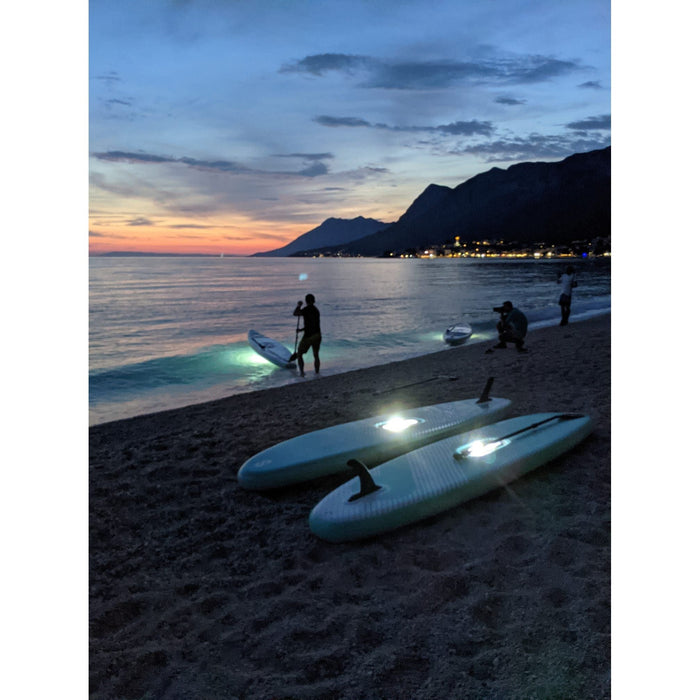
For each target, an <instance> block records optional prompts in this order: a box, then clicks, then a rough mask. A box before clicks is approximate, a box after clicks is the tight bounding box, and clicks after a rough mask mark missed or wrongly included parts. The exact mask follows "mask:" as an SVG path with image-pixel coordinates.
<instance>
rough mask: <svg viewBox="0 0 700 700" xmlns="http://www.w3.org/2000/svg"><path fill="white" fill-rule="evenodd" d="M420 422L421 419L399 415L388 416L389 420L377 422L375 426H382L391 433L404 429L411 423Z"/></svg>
mask: <svg viewBox="0 0 700 700" xmlns="http://www.w3.org/2000/svg"><path fill="white" fill-rule="evenodd" d="M422 422H423V421H422V420H420V419H418V418H401V416H394V417H393V418H389V420H386V421H383V422H381V423H377V425H376V426H375V427H376V428H383V429H384V430H388V431H389V432H391V433H400V432H402V431H404V430H406V428H410V427H411V426H412V425H416V423H422Z"/></svg>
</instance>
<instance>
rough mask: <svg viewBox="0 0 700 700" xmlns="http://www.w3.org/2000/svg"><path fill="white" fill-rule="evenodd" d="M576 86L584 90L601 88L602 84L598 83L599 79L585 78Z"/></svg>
mask: <svg viewBox="0 0 700 700" xmlns="http://www.w3.org/2000/svg"><path fill="white" fill-rule="evenodd" d="M578 87H580V88H583V89H584V90H586V89H588V90H602V89H603V86H602V85H601V84H600V80H587V81H586V82H585V83H581V84H580V85H579V86H578Z"/></svg>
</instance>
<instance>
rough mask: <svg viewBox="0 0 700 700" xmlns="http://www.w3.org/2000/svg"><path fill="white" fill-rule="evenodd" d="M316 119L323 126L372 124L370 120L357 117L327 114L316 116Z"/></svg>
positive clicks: (367, 125)
mask: <svg viewBox="0 0 700 700" xmlns="http://www.w3.org/2000/svg"><path fill="white" fill-rule="evenodd" d="M314 121H315V122H318V123H319V124H321V125H322V126H364V127H371V126H372V125H371V124H370V123H369V122H368V121H366V120H364V119H358V118H357V117H329V116H328V115H325V114H324V115H321V116H320V117H314Z"/></svg>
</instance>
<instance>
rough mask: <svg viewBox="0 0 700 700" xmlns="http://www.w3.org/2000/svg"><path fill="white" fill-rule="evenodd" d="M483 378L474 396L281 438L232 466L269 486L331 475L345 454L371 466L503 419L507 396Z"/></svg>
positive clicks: (243, 477) (248, 481) (251, 482)
mask: <svg viewBox="0 0 700 700" xmlns="http://www.w3.org/2000/svg"><path fill="white" fill-rule="evenodd" d="M492 383H493V379H489V381H488V382H487V384H486V386H485V388H484V391H483V392H482V394H481V396H480V397H479V398H477V399H465V400H462V401H450V402H448V403H441V404H435V405H432V406H423V407H421V408H411V409H407V410H405V411H401V412H397V413H393V414H385V415H379V416H373V417H371V418H365V419H363V420H359V421H353V422H352V423H343V424H342V425H334V426H332V427H330V428H324V429H323V430H316V431H314V432H311V433H306V434H305V435H299V436H298V437H295V438H292V439H290V440H285V441H284V442H280V443H278V444H277V445H274V446H272V447H269V448H268V449H266V450H263V451H262V452H259V453H258V454H256V455H254V456H253V457H251V458H250V459H249V460H248V461H246V462H245V463H244V464H243V466H242V467H241V468H240V469H239V471H238V483H239V484H240V485H241V486H242V487H243V488H246V489H256V490H262V489H271V488H278V487H280V486H287V485H289V484H294V483H297V482H301V481H308V480H310V479H315V478H317V477H320V476H325V475H328V474H335V473H337V472H342V471H345V470H346V469H347V466H346V465H347V461H348V459H350V458H351V457H355V458H359V459H362V460H363V461H364V462H365V463H366V464H367V465H369V466H374V465H376V464H379V463H380V462H383V461H385V460H387V459H390V458H392V457H395V456H396V455H399V454H402V453H403V452H407V451H408V450H412V449H415V448H416V447H420V446H422V445H426V444H428V443H430V442H434V441H435V440H440V439H442V438H444V437H447V436H448V435H454V434H455V433H459V432H463V431H465V430H470V429H471V428H475V427H477V426H479V425H485V424H486V423H492V422H494V421H497V420H500V419H501V418H503V417H504V416H505V415H506V413H507V412H508V411H509V410H510V404H511V402H510V401H509V400H507V399H498V398H490V397H489V395H488V393H489V391H490V390H491V385H492Z"/></svg>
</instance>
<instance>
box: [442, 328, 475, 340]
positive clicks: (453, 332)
mask: <svg viewBox="0 0 700 700" xmlns="http://www.w3.org/2000/svg"><path fill="white" fill-rule="evenodd" d="M471 334H472V327H471V326H470V325H469V324H468V323H456V324H455V325H453V326H450V327H449V328H448V329H447V330H446V331H445V332H444V333H443V334H442V339H443V340H444V341H445V342H446V343H447V344H448V345H462V343H466V342H467V339H468V338H469V337H470V336H471Z"/></svg>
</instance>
